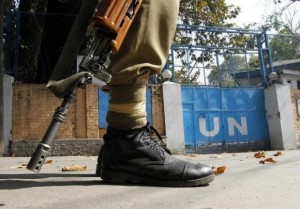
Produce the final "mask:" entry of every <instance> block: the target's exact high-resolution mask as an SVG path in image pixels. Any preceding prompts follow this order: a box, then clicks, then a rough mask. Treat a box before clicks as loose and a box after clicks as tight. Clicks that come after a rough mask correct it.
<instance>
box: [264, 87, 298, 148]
mask: <svg viewBox="0 0 300 209" xmlns="http://www.w3.org/2000/svg"><path fill="white" fill-rule="evenodd" d="M265 100H266V101H265V106H266V110H267V121H268V126H269V134H270V141H271V149H272V150H288V149H297V139H296V131H295V122H294V117H293V107H292V101H291V92H290V87H289V86H285V85H281V84H273V85H271V86H270V87H268V88H266V89H265Z"/></svg>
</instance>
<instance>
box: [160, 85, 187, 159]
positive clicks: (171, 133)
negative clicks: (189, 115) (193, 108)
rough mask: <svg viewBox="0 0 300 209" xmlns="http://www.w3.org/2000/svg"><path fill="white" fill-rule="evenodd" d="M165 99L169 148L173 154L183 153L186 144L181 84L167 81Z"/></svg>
mask: <svg viewBox="0 0 300 209" xmlns="http://www.w3.org/2000/svg"><path fill="white" fill-rule="evenodd" d="M163 101H164V114H165V127H166V137H167V148H168V149H170V150H171V152H172V153H173V154H183V153H184V152H185V144H184V125H183V111H182V100H181V86H180V85H179V84H176V83H172V82H165V83H164V84H163Z"/></svg>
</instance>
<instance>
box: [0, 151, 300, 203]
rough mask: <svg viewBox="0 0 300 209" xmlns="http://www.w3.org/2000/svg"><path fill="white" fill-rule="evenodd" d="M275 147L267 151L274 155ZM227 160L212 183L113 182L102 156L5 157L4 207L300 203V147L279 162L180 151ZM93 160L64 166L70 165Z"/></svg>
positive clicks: (0, 165)
mask: <svg viewBox="0 0 300 209" xmlns="http://www.w3.org/2000/svg"><path fill="white" fill-rule="evenodd" d="M275 153H276V152H275V151H269V152H267V156H272V155H273V154H275ZM177 157H178V158H180V159H185V160H188V161H192V162H201V163H206V164H209V165H211V166H215V167H220V166H226V167H227V169H226V170H225V173H224V174H222V175H217V176H216V178H215V181H214V182H212V183H211V184H210V185H209V186H206V187H195V188H166V187H152V186H137V185H130V186H124V185H108V184H104V183H103V182H102V181H100V179H98V178H97V177H95V176H94V170H95V164H96V160H97V159H96V157H94V156H91V157H48V160H53V161H52V163H49V164H45V165H44V167H43V168H42V171H41V173H39V174H35V173H32V172H31V171H28V170H26V169H25V168H19V167H22V164H23V163H24V164H25V163H27V162H28V160H29V158H0V209H6V208H12V209H15V208H22V209H36V208H41V209H65V208H67V209H68V208H72V209H77V208H78V209H96V208H103V209H114V208H118V209H123V208H126V209H127V208H128V209H129V208H130V209H135V208H143V209H148V208H155V209H164V208H168V209H177V208H178V209H186V208H187V209H189V208H192V209H193V208H195V209H299V208H300V150H295V151H283V155H282V156H278V157H274V156H272V158H273V159H274V160H276V161H277V162H276V163H266V164H259V161H260V160H261V159H256V158H254V153H253V152H247V153H236V154H222V155H209V154H208V155H187V156H177ZM71 164H76V165H81V166H87V169H86V170H85V171H76V172H75V171H74V172H62V171H61V169H62V168H63V167H64V166H67V165H71Z"/></svg>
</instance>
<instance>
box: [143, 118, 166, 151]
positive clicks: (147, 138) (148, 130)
mask: <svg viewBox="0 0 300 209" xmlns="http://www.w3.org/2000/svg"><path fill="white" fill-rule="evenodd" d="M142 141H143V143H144V144H145V145H146V146H149V147H150V148H151V149H156V150H162V149H163V150H165V151H166V152H167V153H169V154H171V152H170V150H169V149H168V148H167V145H166V143H165V142H164V141H163V139H162V137H161V136H160V134H159V133H158V131H157V130H156V129H155V128H154V127H153V126H151V125H150V123H147V125H146V126H145V129H144V131H143V137H142Z"/></svg>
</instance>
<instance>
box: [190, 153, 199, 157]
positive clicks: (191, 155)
mask: <svg viewBox="0 0 300 209" xmlns="http://www.w3.org/2000/svg"><path fill="white" fill-rule="evenodd" d="M188 156H189V157H197V155H195V154H189V155H188Z"/></svg>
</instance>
